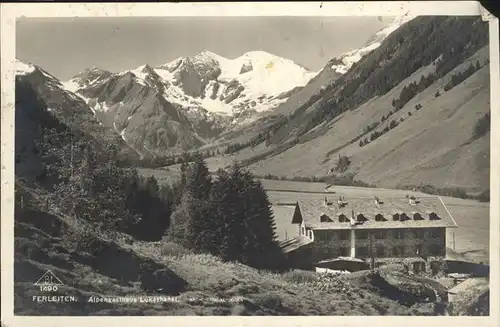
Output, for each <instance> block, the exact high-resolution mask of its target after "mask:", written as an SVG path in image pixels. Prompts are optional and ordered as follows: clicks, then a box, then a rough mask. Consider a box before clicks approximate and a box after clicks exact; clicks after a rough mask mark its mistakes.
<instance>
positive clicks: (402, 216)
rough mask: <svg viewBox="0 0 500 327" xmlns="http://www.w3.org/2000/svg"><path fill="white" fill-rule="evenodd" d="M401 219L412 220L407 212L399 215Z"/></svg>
mask: <svg viewBox="0 0 500 327" xmlns="http://www.w3.org/2000/svg"><path fill="white" fill-rule="evenodd" d="M399 220H401V221H407V220H410V217H408V215H407V214H406V213H402V214H401V215H400V216H399Z"/></svg>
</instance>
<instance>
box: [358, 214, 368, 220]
mask: <svg viewBox="0 0 500 327" xmlns="http://www.w3.org/2000/svg"><path fill="white" fill-rule="evenodd" d="M356 220H357V221H358V222H365V221H368V219H366V217H365V216H363V214H358V216H357V217H356Z"/></svg>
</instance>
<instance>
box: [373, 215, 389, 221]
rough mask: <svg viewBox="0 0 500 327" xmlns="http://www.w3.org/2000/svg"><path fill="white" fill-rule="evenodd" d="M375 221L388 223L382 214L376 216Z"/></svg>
mask: <svg viewBox="0 0 500 327" xmlns="http://www.w3.org/2000/svg"><path fill="white" fill-rule="evenodd" d="M375 221H387V219H385V218H384V216H382V215H381V214H377V215H376V216H375Z"/></svg>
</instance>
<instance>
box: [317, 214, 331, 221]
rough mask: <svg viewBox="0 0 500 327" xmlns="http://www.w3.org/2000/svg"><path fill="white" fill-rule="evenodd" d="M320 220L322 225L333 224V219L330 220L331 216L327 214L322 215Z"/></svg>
mask: <svg viewBox="0 0 500 327" xmlns="http://www.w3.org/2000/svg"><path fill="white" fill-rule="evenodd" d="M319 220H320V222H322V223H331V222H333V220H332V218H330V217H329V216H327V215H325V214H322V215H321V216H320V217H319Z"/></svg>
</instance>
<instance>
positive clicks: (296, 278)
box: [283, 270, 318, 284]
mask: <svg viewBox="0 0 500 327" xmlns="http://www.w3.org/2000/svg"><path fill="white" fill-rule="evenodd" d="M283 279H285V280H286V281H288V282H292V283H298V284H301V283H307V282H312V281H316V280H317V279H318V277H317V275H316V274H315V273H314V272H312V271H307V270H290V271H287V272H285V273H283Z"/></svg>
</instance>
